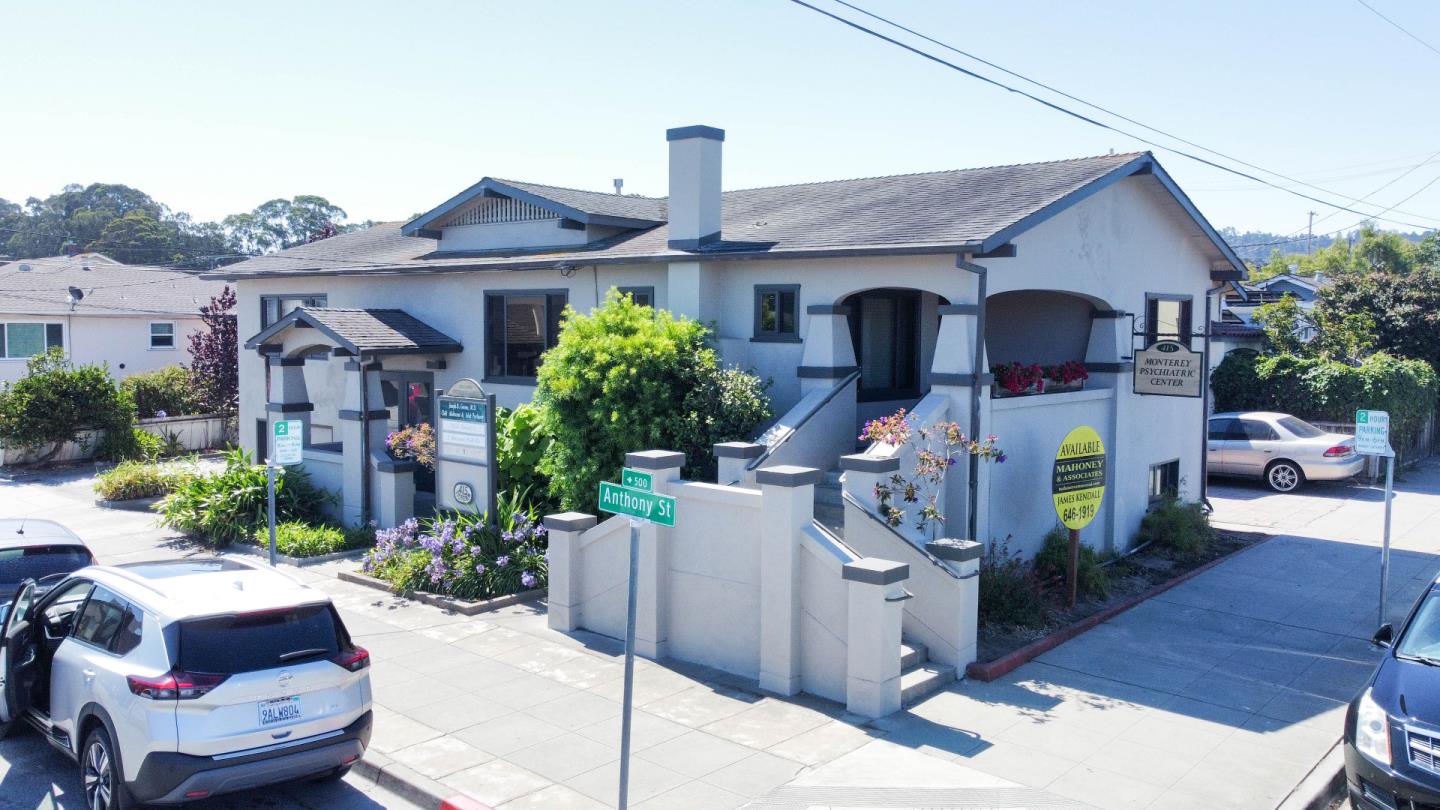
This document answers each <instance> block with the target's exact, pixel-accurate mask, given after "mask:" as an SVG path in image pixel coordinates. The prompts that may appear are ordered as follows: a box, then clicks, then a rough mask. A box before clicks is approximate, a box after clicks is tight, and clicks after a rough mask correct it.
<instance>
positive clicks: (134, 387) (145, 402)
mask: <svg viewBox="0 0 1440 810" xmlns="http://www.w3.org/2000/svg"><path fill="white" fill-rule="evenodd" d="M120 387H121V388H122V389H123V390H124V391H125V392H126V393H128V394H130V397H131V398H132V399H134V400H135V413H136V415H138V416H139V417H140V418H141V419H149V418H151V417H153V416H184V415H186V414H193V413H196V412H198V410H199V407H198V406H197V404H196V402H195V387H194V385H192V384H191V382H190V372H189V371H186V370H185V369H184V368H181V367H180V366H165V367H164V368H159V369H156V370H154V371H146V372H142V373H140V374H131V375H130V376H129V377H126V378H125V379H124V380H121V381H120Z"/></svg>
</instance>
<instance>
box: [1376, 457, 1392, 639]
mask: <svg viewBox="0 0 1440 810" xmlns="http://www.w3.org/2000/svg"><path fill="white" fill-rule="evenodd" d="M1394 487H1395V451H1394V450H1391V451H1390V453H1389V454H1388V455H1386V457H1385V533H1384V535H1382V537H1381V540H1380V621H1379V622H1378V623H1377V624H1376V625H1375V626H1376V627H1379V626H1380V625H1382V624H1384V623H1385V593H1386V592H1387V591H1388V590H1390V499H1391V497H1392V493H1393V491H1394Z"/></svg>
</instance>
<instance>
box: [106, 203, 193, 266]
mask: <svg viewBox="0 0 1440 810" xmlns="http://www.w3.org/2000/svg"><path fill="white" fill-rule="evenodd" d="M173 234H174V229H173V228H166V227H165V226H164V225H162V224H161V223H160V221H159V220H157V219H155V217H153V216H151V215H150V214H149V213H148V212H146V211H131V212H129V213H127V214H125V215H124V216H122V217H119V218H117V219H112V220H110V223H109V224H108V225H106V226H105V229H104V230H103V231H101V232H100V238H99V239H96V240H95V241H93V242H91V243H90V244H89V245H87V246H86V248H85V249H86V250H90V251H94V252H96V253H104V254H105V255H106V256H109V257H110V258H112V259H114V260H116V261H118V262H124V263H125V264H164V263H167V262H170V261H172V260H174V259H176V258H178V256H177V255H176V254H175V252H174V251H175V246H174V242H173V240H172V236H173Z"/></svg>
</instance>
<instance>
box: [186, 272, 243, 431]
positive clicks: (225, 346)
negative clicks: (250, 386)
mask: <svg viewBox="0 0 1440 810" xmlns="http://www.w3.org/2000/svg"><path fill="white" fill-rule="evenodd" d="M235 300H236V298H235V291H234V290H232V289H230V286H229V285H226V286H225V288H224V289H223V290H221V291H220V294H219V295H217V296H215V297H214V298H211V299H210V303H209V304H207V305H206V306H204V307H201V308H200V320H201V321H202V322H203V323H204V324H205V328H204V329H202V330H199V331H196V332H192V333H190V382H191V384H192V385H193V386H194V388H195V399H196V400H197V401H198V402H199V404H200V406H201V407H203V408H204V409H205V410H206V411H207V412H209V413H216V414H220V415H221V416H224V417H225V418H226V419H229V418H230V417H232V416H234V415H235V411H236V408H237V407H238V403H239V396H240V338H239V334H238V332H237V328H236V323H235Z"/></svg>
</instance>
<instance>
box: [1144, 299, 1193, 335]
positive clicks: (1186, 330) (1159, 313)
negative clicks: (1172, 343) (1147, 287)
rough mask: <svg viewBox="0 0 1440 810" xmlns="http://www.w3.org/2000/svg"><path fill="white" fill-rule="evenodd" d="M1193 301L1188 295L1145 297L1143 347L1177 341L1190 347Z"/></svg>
mask: <svg viewBox="0 0 1440 810" xmlns="http://www.w3.org/2000/svg"><path fill="white" fill-rule="evenodd" d="M1193 308H1194V299H1193V298H1192V297H1191V296H1188V295H1165V294H1162V293H1149V294H1147V295H1146V296H1145V345H1146V346H1149V345H1150V344H1152V343H1154V342H1155V341H1157V340H1177V341H1179V342H1181V343H1183V344H1185V346H1187V347H1188V346H1189V345H1190V330H1191V327H1192V324H1193V322H1194V321H1193V317H1192V310H1193Z"/></svg>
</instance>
